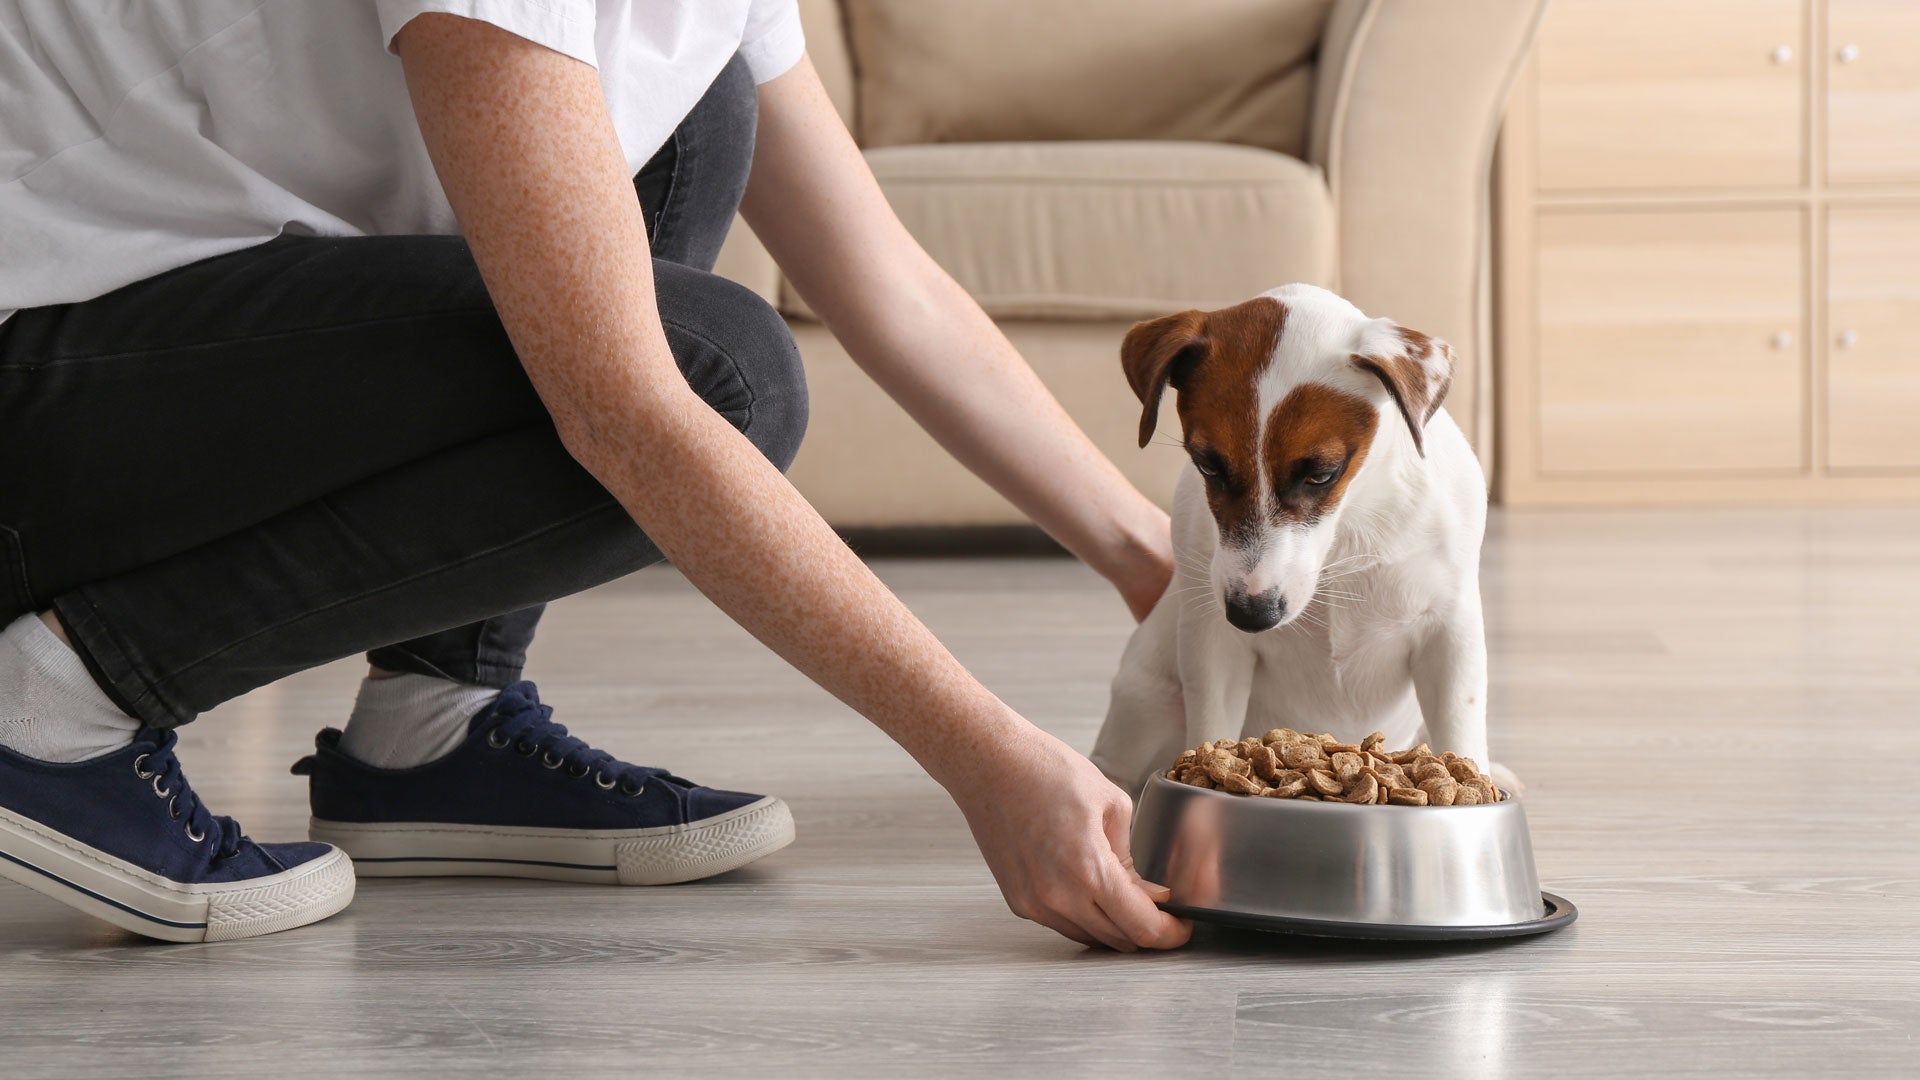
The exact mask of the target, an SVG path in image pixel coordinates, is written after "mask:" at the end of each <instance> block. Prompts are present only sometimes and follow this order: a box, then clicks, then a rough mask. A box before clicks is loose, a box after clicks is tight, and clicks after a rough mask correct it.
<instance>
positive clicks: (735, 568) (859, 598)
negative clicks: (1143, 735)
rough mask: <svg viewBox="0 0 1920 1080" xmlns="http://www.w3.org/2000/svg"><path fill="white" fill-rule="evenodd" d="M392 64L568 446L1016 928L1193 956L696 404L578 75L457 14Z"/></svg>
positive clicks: (990, 718) (608, 130)
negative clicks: (988, 879) (831, 700)
mask: <svg viewBox="0 0 1920 1080" xmlns="http://www.w3.org/2000/svg"><path fill="white" fill-rule="evenodd" d="M395 47H396V49H397V51H398V52H399V54H400V58H401V62H402V65H403V66H404V68H405V70H406V77H407V87H408V90H409V92H410V94H411V96H412V99H413V104H414V112H415V114H416V116H417V118H418V120H419V123H420V130H421V133H422V135H423V136H424V137H425V140H426V145H427V149H428V151H429V153H431V155H432V157H433V163H434V167H435V169H436V170H437V172H438V174H439V176H440V180H441V184H442V186H443V187H444V188H445V190H446V193H447V198H448V200H449V202H450V203H451V204H452V206H453V209H454V213H455V214H456V215H457V216H458V218H459V221H460V226H461V229H462V231H463V233H464V234H465V235H466V238H467V241H468V243H469V245H470V246H471V249H472V251H473V257H474V260H475V262H476V263H477V264H478V266H479V268H480V272H481V275H482V277H483V278H484V279H485V281H486V284H487V290H488V293H489V294H490V295H491V297H492V299H493V302H494V305H495V307H496V308H497V309H498V311H499V314H500V319H501V322H502V323H503V324H504V326H505V327H506V331H507V334H508V336H509V337H510V338H511V339H512V342H513V346H514V349H515V351H516V352H517V353H518V355H519V357H520V361H521V363H522V364H523V365H524V366H525V368H526V370H527V374H528V377H529V378H530V379H531V380H532V382H533V386H534V389H535V390H536V391H537V392H538V393H539V395H540V399H541V401H542V402H543V403H544V404H545V406H546V408H547V411H548V412H549V414H551V416H552V418H553V422H554V426H555V428H556V429H557V430H558V432H559V435H560V438H561V441H562V442H563V443H564V444H565V446H566V448H567V450H568V452H569V453H571V454H572V455H573V456H574V458H575V459H576V460H578V461H579V462H580V463H581V465H583V466H584V467H585V468H586V469H587V470H588V471H589V472H590V473H592V474H593V476H594V478H595V479H596V480H598V481H599V482H600V483H601V484H602V485H603V486H605V487H606V489H607V490H608V491H609V492H611V493H612V494H613V496H614V497H615V498H617V499H618V500H619V501H620V503H621V505H622V506H624V507H625V508H626V510H627V512H628V513H630V514H632V515H633V519H634V521H635V522H637V523H638V524H639V525H640V527H641V528H642V529H644V530H645V531H646V533H647V535H648V536H649V537H650V538H652V540H653V541H654V543H655V544H657V545H658V546H659V548H660V550H661V551H663V552H665V553H666V555H667V557H668V558H670V559H672V560H673V562H674V564H675V565H676V566H677V567H678V568H679V569H680V571H681V572H682V573H684V574H685V575H686V576H687V578H688V579H689V580H690V581H692V582H693V583H694V584H695V585H696V586H698V587H699V588H700V590H701V591H702V592H703V593H705V594H706V595H707V596H708V597H709V598H711V599H712V600H713V601H714V603H715V604H717V605H719V607H720V608H721V609H722V610H724V611H725V612H726V613H727V614H728V615H730V616H732V617H733V618H734V619H735V620H736V621H738V622H739V623H740V624H741V625H742V626H744V627H746V629H747V630H748V631H750V632H751V633H753V635H754V636H755V637H757V638H759V639H760V640H761V641H762V642H764V643H766V644H767V646H768V647H770V648H772V649H773V650H774V651H775V652H777V653H779V654H780V655H781V656H782V657H784V658H785V659H786V660H787V661H788V662H790V663H792V664H793V665H794V666H795V667H796V668H798V669H800V670H801V671H802V672H804V673H806V674H807V675H808V676H809V677H811V678H812V679H814V681H816V682H818V683H819V684H820V685H821V686H823V687H825V688H826V689H827V690H828V691H830V692H832V693H833V694H834V695H835V696H837V697H839V698H840V699H841V700H843V701H845V702H846V703H847V704H848V705H850V706H852V707H853V708H855V709H857V710H859V712H860V713H861V714H862V715H864V716H866V717H867V718H868V719H870V720H872V721H873V722H874V724H876V725H877V726H879V727H880V728H881V729H882V730H884V731H886V732H887V734H889V735H891V736H892V737H893V738H894V739H895V740H897V741H898V742H899V743H900V744H901V745H902V746H903V747H905V748H906V749H907V751H908V752H909V753H911V754H912V755H913V756H914V757H915V758H916V759H917V760H918V761H919V762H920V763H921V764H922V765H923V766H924V767H925V768H926V769H927V771H928V772H929V773H931V774H932V775H933V776H934V778H935V779H937V780H939V781H940V782H941V783H942V784H943V785H945V786H946V788H947V790H948V791H950V792H952V793H953V794H954V798H955V801H956V802H958V803H959V804H960V807H961V809H962V810H963V811H964V812H965V813H966V815H967V819H968V823H969V825H971V826H972V828H973V831H974V836H975V838H976V839H977V840H978V841H979V842H980V846H981V851H982V853H983V854H984V855H985V856H986V858H987V862H988V865H989V866H990V867H991V868H992V869H993V871H994V875H995V877H996V878H997V879H998V880H999V882H1000V885H1001V888H1002V891H1003V892H1005V893H1006V895H1007V898H1008V902H1009V904H1010V905H1011V906H1013V907H1014V910H1015V911H1017V912H1019V913H1020V914H1022V915H1025V916H1027V917H1029V918H1033V919H1035V920H1036V921H1039V922H1042V923H1044V924H1046V925H1048V926H1050V927H1053V928H1054V929H1056V930H1058V931H1059V932H1061V933H1062V934H1065V935H1067V936H1069V937H1073V938H1075V939H1076V940H1080V941H1087V942H1091V941H1095V940H1098V941H1101V942H1105V943H1107V944H1110V945H1113V946H1115V947H1117V948H1130V947H1133V946H1135V945H1151V946H1161V947H1166V946H1171V945H1177V944H1179V943H1181V942H1182V941H1184V940H1185V938H1186V932H1185V929H1184V928H1183V927H1182V926H1181V925H1180V924H1179V923H1177V922H1176V921H1175V920H1173V919H1172V918H1171V917H1170V916H1167V915H1166V914H1164V913H1162V912H1160V911H1158V910H1156V909H1155V908H1154V906H1153V904H1152V903H1151V901H1150V899H1149V897H1148V894H1147V893H1146V892H1144V891H1143V890H1142V889H1141V888H1140V887H1138V885H1137V884H1136V879H1135V878H1133V877H1132V876H1131V875H1130V874H1129V873H1128V872H1127V870H1126V869H1125V867H1124V866H1123V865H1122V863H1121V862H1120V859H1119V856H1118V855H1117V854H1116V852H1119V851H1124V850H1125V847H1126V834H1127V816H1126V811H1127V800H1126V797H1125V796H1124V795H1122V794H1121V793H1120V792H1119V791H1118V789H1115V788H1113V787H1112V785H1110V784H1107V783H1106V782H1105V781H1104V780H1102V779H1101V778H1100V776H1099V774H1098V772H1097V771H1095V770H1094V768H1093V766H1092V765H1091V764H1089V763H1088V762H1087V761H1086V760H1085V759H1084V758H1081V757H1079V755H1077V754H1074V753H1073V751H1072V750H1071V749H1069V748H1068V747H1066V746H1065V745H1064V744H1061V743H1060V742H1059V741H1058V740H1056V739H1053V738H1052V737H1051V736H1048V735H1046V734H1045V733H1043V732H1041V731H1039V730H1038V729H1036V728H1034V727H1033V726H1032V725H1031V724H1028V723H1027V722H1026V721H1025V720H1023V719H1021V718H1020V717H1019V716H1018V715H1016V714H1015V713H1014V712H1013V711H1012V710H1011V709H1009V708H1007V707H1006V705H1004V704H1003V703H1001V702H1000V700H999V699H998V698H996V697H994V695H993V694H992V693H990V692H988V690H987V689H986V688H985V687H983V686H981V685H980V684H979V682H977V681H976V680H975V679H974V678H973V677H972V676H971V675H969V674H968V673H967V672H966V670H965V669H964V668H962V667H961V666H960V664H959V663H958V662H957V661H955V660H954V658H953V657H952V656H951V655H950V654H949V653H948V652H947V650H946V649H945V648H943V647H942V646H941V645H940V643H939V642H938V641H937V640H935V639H934V637H933V635H932V634H931V633H930V632H929V631H928V630H927V629H926V627H925V626H923V625H921V623H920V622H919V620H918V619H916V618H914V617H913V615H912V614H911V613H910V612H908V611H907V609H906V608H905V606H904V605H902V604H901V603H900V602H899V600H897V599H896V598H895V597H894V596H893V595H892V594H891V593H889V592H888V591H887V590H886V588H885V587H884V586H883V585H881V583H880V582H879V580H878V579H877V578H875V577H874V576H873V574H872V573H871V572H869V571H868V570H867V568H866V567H865V566H864V565H863V564H862V563H861V562H860V561H859V559H857V558H855V557H854V555H853V553H852V552H850V551H848V550H847V547H846V545H845V544H843V543H841V542H840V539H839V537H837V536H835V535H834V533H833V531H832V530H831V529H829V528H828V527H827V525H826V523H825V522H823V521H822V520H821V519H820V516H819V515H818V514H816V513H815V512H814V510H813V508H812V507H810V506H808V505H807V503H806V501H805V500H804V499H802V498H801V497H800V495H799V494H798V493H797V492H795V491H794V490H793V488H792V486H791V485H789V484H788V483H787V481H786V478H785V477H783V476H781V475H780V472H779V470H777V469H775V468H774V467H773V465H771V464H770V463H769V462H768V461H767V460H766V459H765V458H764V457H762V456H761V455H760V453H759V451H758V450H756V449H755V448H754V446H753V445H752V444H751V443H749V442H748V441H747V439H746V437H745V436H743V435H741V434H740V433H739V432H738V431H736V430H734V428H733V426H732V425H730V424H728V423H727V422H726V421H725V420H724V419H722V418H721V417H720V416H719V415H718V414H716V413H715V412H714V411H713V410H712V409H710V408H709V407H708V406H707V405H706V403H705V402H703V401H701V400H700V398H699V397H698V396H697V395H696V394H695V393H694V392H693V391H692V389H691V388H689V387H688V386H687V384H686V381H685V379H684V378H682V376H681V374H680V371H679V368H678V367H677V366H676V365H675V363H674V361H673V357H672V354H671V353H670V352H669V351H668V348H667V342H666V338H665V335H664V333H663V332H662V329H661V325H660V317H659V312H658V310H657V307H656V302H655V299H654V294H653V276H652V262H651V258H650V255H649V252H648V247H647V238H646V232H645V229H644V227H643V224H642V222H641V218H640V207H639V202H638V200H637V199H636V198H635V197H634V193H633V187H632V183H631V178H630V177H629V176H628V175H627V171H626V162H625V158H624V155H623V154H622V152H621V148H620V145H619V142H618V139H617V138H616V137H615V134H614V130H613V124H612V120H611V119H610V118H609V116H608V113H607V106H606V102H605V100H604V98H603V97H602V95H601V90H600V81H599V78H598V77H597V75H596V74H595V72H594V71H593V69H592V68H590V67H588V66H587V65H585V64H582V63H580V62H579V61H576V60H573V59H571V58H568V57H566V56H562V55H561V54H559V53H556V52H552V51H550V50H547V49H545V48H542V47H541V46H539V45H536V44H533V43H532V42H529V41H526V40H525V39H523V38H519V37H516V36H514V35H512V34H510V33H507V32H506V31H504V30H500V29H498V28H496V27H493V26H490V25H487V24H485V23H481V22H478V21H474V20H469V19H465V18H461V17H459V16H454V15H441V14H429V15H422V16H419V17H417V18H415V19H414V20H412V21H411V22H409V23H408V24H407V25H406V26H405V27H404V28H403V29H402V30H401V31H400V33H399V34H398V35H397V36H396V38H395ZM1007 790H1013V791H1018V792H1022V793H1024V794H1023V796H1022V797H1021V798H1019V799H1007V798H1005V792H1006V791H1007Z"/></svg>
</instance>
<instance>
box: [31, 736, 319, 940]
mask: <svg viewBox="0 0 1920 1080" xmlns="http://www.w3.org/2000/svg"><path fill="white" fill-rule="evenodd" d="M176 738H177V737H176V736H175V735H174V733H173V732H171V731H158V730H155V729H153V728H142V729H141V730H140V731H139V732H138V733H137V734H136V735H135V736H134V739H133V743H132V744H131V745H129V746H127V747H126V748H125V749H122V750H117V751H115V752H113V753H111V754H108V755H106V756H104V757H97V758H93V759H92V760H90V761H81V762H76V763H73V764H57V763H53V762H46V761H36V760H34V759H33V758H29V757H23V756H22V755H20V754H16V753H14V752H12V751H11V750H8V749H6V748H5V747H0V875H4V876H5V877H7V878H10V879H11V880H13V881H17V882H19V883H20V884H22V885H25V886H26V887H27V888H29V889H33V890H35V891H37V892H43V893H45V894H47V895H48V896H51V897H53V898H54V899H55V900H59V901H61V902H63V903H66V904H70V905H72V906H73V907H76V908H79V909H80V910H81V911H84V912H86V913H87V914H89V915H96V916H98V917H100V918H102V919H105V920H106V921H108V922H110V923H113V924H114V925H116V926H120V927H124V928H126V929H128V930H131V931H133V932H134V933H136V934H144V935H146V936H147V937H152V938H159V939H161V940H163V941H223V940H228V939H232V938H246V937H257V936H259V935H261V934H271V933H273V932H274V931H276V930H290V929H292V928H293V927H296V926H305V925H306V924H307V923H310V922H315V921H317V920H320V919H324V918H326V917H327V916H329V915H331V914H333V913H334V912H336V911H339V910H340V909H341V908H343V907H346V906H347V903H348V902H349V901H351V900H352V899H353V883H354V877H353V864H352V862H350V861H349V860H348V859H347V855H346V853H345V852H343V851H341V850H340V849H339V848H336V847H333V846H331V845H328V844H310V843H298V844H256V843H254V842H253V841H252V840H249V839H247V838H246V837H245V836H244V835H242V834H241V832H240V826H239V825H237V824H235V822H234V820H233V819H232V818H227V817H214V816H213V815H212V814H211V813H208V812H207V808H206V807H204V806H202V805H201V804H200V797H199V796H198V795H195V794H194V792H193V789H192V788H191V787H189V786H188V785H187V778H186V776H184V775H183V774H182V773H181V771H180V759H179V758H177V757H175V756H174V752H173V747H174V742H175V740H176Z"/></svg>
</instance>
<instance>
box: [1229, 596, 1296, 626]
mask: <svg viewBox="0 0 1920 1080" xmlns="http://www.w3.org/2000/svg"><path fill="white" fill-rule="evenodd" d="M1286 614H1287V598H1286V597H1284V596H1281V595H1280V590H1279V589H1277V588H1274V589H1268V590H1267V591H1266V592H1263V593H1261V594H1260V595H1258V596H1248V595H1246V594H1244V593H1242V594H1241V595H1239V596H1229V597H1227V621H1228V622H1230V623H1232V624H1233V625H1234V628H1235V629H1237V630H1245V631H1246V632H1247V633H1249V634H1257V633H1259V632H1260V631H1262V630H1271V629H1273V628H1274V627H1276V626H1278V625H1280V620H1281V619H1282V618H1285V617H1286Z"/></svg>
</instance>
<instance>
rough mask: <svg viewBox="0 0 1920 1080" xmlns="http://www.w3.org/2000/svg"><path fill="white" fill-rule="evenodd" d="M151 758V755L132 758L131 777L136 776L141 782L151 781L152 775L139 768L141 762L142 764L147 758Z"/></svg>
mask: <svg viewBox="0 0 1920 1080" xmlns="http://www.w3.org/2000/svg"><path fill="white" fill-rule="evenodd" d="M152 756H153V755H151V754H141V755H140V756H139V757H137V758H134V759H133V775H135V776H137V777H139V778H140V779H142V780H151V779H153V774H152V773H150V772H148V771H147V770H145V769H143V768H141V767H140V764H141V762H144V761H146V760H147V759H148V758H150V757H152Z"/></svg>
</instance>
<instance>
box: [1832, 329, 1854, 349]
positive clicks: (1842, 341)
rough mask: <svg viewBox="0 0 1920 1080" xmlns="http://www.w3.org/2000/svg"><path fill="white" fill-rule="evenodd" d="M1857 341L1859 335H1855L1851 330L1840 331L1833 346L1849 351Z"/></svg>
mask: <svg viewBox="0 0 1920 1080" xmlns="http://www.w3.org/2000/svg"><path fill="white" fill-rule="evenodd" d="M1859 341H1860V335H1859V334H1856V333H1854V332H1853V331H1851V330H1842V331H1841V332H1840V337H1839V340H1838V341H1836V342H1835V344H1837V345H1839V346H1840V347H1841V348H1843V349H1851V348H1853V347H1854V345H1855V344H1857V343H1858V342H1859Z"/></svg>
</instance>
